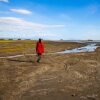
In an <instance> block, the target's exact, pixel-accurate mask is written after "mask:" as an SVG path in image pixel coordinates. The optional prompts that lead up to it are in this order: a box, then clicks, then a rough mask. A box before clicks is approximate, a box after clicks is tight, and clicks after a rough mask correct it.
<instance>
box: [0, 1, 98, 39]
mask: <svg viewBox="0 0 100 100" xmlns="http://www.w3.org/2000/svg"><path fill="white" fill-rule="evenodd" d="M0 38H30V39H38V38H43V39H50V40H59V39H64V40H70V39H76V40H77V39H80V40H87V39H94V40H100V0H0Z"/></svg>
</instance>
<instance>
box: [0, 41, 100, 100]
mask: <svg viewBox="0 0 100 100" xmlns="http://www.w3.org/2000/svg"><path fill="white" fill-rule="evenodd" d="M31 43H32V42H30V45H31ZM3 44H5V43H2V51H1V53H2V55H0V56H6V55H10V54H11V52H10V51H9V52H10V53H9V52H6V53H4V52H3V50H5V49H4V47H5V46H4V45H3ZM9 44H10V43H9ZM11 44H13V43H11ZM16 44H17V43H16ZM45 45H46V48H45V51H46V53H48V52H56V51H60V50H65V49H68V48H69V49H71V48H75V47H79V46H81V44H78V43H63V42H62V43H59V42H45ZM0 46H1V45H0ZM6 46H8V45H6ZM10 46H11V45H10ZM5 48H6V47H5ZM34 49H35V48H34ZM27 51H32V47H31V46H30V47H29V49H27ZM27 51H25V49H24V53H25V54H26V53H28V52H27ZM22 52H23V50H22V51H19V52H16V53H15V54H21V53H22ZM32 52H33V51H32ZM32 52H29V53H32ZM12 55H14V52H12ZM36 58H37V56H35V55H25V56H23V57H17V58H4V59H0V100H100V48H97V49H96V51H95V52H91V53H89V52H87V53H76V54H49V55H43V57H42V62H41V63H35V61H36Z"/></svg>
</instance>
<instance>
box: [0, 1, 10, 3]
mask: <svg viewBox="0 0 100 100" xmlns="http://www.w3.org/2000/svg"><path fill="white" fill-rule="evenodd" d="M0 2H7V3H8V2H9V1H8V0H0Z"/></svg>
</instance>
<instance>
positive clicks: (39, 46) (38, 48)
mask: <svg viewBox="0 0 100 100" xmlns="http://www.w3.org/2000/svg"><path fill="white" fill-rule="evenodd" d="M36 53H40V54H42V53H44V46H43V43H42V42H37V45H36Z"/></svg>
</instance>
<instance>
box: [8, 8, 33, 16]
mask: <svg viewBox="0 0 100 100" xmlns="http://www.w3.org/2000/svg"><path fill="white" fill-rule="evenodd" d="M10 11H12V12H16V13H19V14H25V15H30V14H32V12H31V11H29V10H26V9H10Z"/></svg>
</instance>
